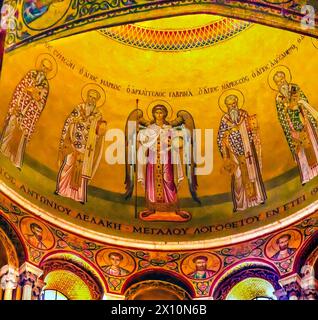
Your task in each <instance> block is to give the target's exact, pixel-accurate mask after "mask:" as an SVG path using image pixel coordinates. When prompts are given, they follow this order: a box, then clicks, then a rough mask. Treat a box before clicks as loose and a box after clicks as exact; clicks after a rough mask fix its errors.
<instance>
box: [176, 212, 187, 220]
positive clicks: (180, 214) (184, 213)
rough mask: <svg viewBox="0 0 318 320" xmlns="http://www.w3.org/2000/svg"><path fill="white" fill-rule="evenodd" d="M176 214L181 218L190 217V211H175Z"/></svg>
mask: <svg viewBox="0 0 318 320" xmlns="http://www.w3.org/2000/svg"><path fill="white" fill-rule="evenodd" d="M176 214H177V215H178V216H180V217H181V218H183V219H190V218H191V215H190V213H189V212H186V211H176Z"/></svg>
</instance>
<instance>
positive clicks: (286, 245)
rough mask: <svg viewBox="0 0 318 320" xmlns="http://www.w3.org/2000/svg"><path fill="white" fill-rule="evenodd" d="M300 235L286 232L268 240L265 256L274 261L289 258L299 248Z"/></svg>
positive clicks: (293, 231)
mask: <svg viewBox="0 0 318 320" xmlns="http://www.w3.org/2000/svg"><path fill="white" fill-rule="evenodd" d="M301 240H302V235H301V233H300V232H299V231H297V230H286V231H284V232H281V233H279V234H277V235H275V236H274V237H273V238H272V239H270V240H269V242H268V244H267V245H266V248H265V254H266V256H267V257H268V258H270V259H271V260H274V261H281V260H284V259H287V258H289V257H291V256H292V255H293V254H294V253H295V252H296V250H297V249H298V248H299V246H300V244H301Z"/></svg>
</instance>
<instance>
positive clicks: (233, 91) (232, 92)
mask: <svg viewBox="0 0 318 320" xmlns="http://www.w3.org/2000/svg"><path fill="white" fill-rule="evenodd" d="M230 95H235V96H237V98H238V107H239V108H240V109H241V108H243V106H244V104H245V97H244V94H243V93H242V91H240V90H238V89H228V90H225V91H223V92H222V94H221V95H220V96H219V100H218V104H219V108H220V110H221V111H222V112H223V113H227V112H226V111H225V110H226V109H227V107H226V105H225V98H226V97H228V96H230ZM240 102H241V103H240Z"/></svg>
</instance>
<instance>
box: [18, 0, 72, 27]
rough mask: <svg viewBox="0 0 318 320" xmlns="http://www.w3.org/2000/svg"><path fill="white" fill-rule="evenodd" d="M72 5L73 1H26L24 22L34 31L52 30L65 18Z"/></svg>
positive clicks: (23, 9) (23, 8)
mask: <svg viewBox="0 0 318 320" xmlns="http://www.w3.org/2000/svg"><path fill="white" fill-rule="evenodd" d="M70 4H71V0H41V1H39V0H24V1H23V7H22V11H23V12H22V13H23V21H24V23H25V24H26V25H27V26H28V27H29V28H30V29H33V30H44V29H48V28H51V27H53V26H54V25H55V24H56V23H58V22H59V21H60V20H61V19H62V18H63V17H64V16H65V14H66V12H67V11H68V9H69V7H70Z"/></svg>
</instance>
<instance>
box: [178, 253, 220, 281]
mask: <svg viewBox="0 0 318 320" xmlns="http://www.w3.org/2000/svg"><path fill="white" fill-rule="evenodd" d="M220 268H221V260H220V258H219V257H218V256H216V255H214V254H212V253H208V252H202V253H195V254H192V255H190V256H188V257H186V258H185V259H184V260H183V262H182V265H181V270H182V272H183V273H184V274H185V275H186V276H187V277H188V278H189V279H192V280H202V279H204V280H207V279H210V278H212V277H213V276H214V275H215V274H216V273H217V272H218V271H219V270H220Z"/></svg>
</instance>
